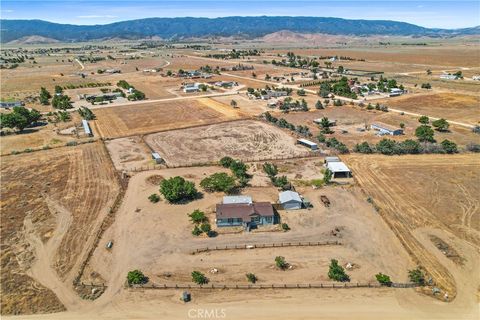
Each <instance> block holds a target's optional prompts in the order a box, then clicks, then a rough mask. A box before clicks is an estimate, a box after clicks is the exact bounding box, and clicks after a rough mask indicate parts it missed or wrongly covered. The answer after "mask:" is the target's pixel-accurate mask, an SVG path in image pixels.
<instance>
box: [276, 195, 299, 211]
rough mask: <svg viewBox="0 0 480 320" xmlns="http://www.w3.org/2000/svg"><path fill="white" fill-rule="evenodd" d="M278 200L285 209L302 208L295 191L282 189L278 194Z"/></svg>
mask: <svg viewBox="0 0 480 320" xmlns="http://www.w3.org/2000/svg"><path fill="white" fill-rule="evenodd" d="M278 202H279V203H280V204H281V205H282V207H283V209H285V210H297V209H301V208H302V204H303V201H302V198H300V195H299V194H298V193H297V192H294V191H283V192H280V193H279V195H278Z"/></svg>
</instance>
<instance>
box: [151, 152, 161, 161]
mask: <svg viewBox="0 0 480 320" xmlns="http://www.w3.org/2000/svg"><path fill="white" fill-rule="evenodd" d="M152 159H153V160H155V163H156V164H159V163H162V162H163V159H162V157H160V155H159V154H158V153H157V152H152Z"/></svg>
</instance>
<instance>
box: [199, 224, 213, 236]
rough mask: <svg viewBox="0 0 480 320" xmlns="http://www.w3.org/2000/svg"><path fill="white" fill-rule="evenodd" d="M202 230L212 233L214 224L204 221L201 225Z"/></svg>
mask: <svg viewBox="0 0 480 320" xmlns="http://www.w3.org/2000/svg"><path fill="white" fill-rule="evenodd" d="M200 230H202V232H205V233H210V231H212V226H211V225H210V223H208V222H204V223H202V224H201V225H200Z"/></svg>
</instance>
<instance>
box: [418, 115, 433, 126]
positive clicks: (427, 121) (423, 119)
mask: <svg viewBox="0 0 480 320" xmlns="http://www.w3.org/2000/svg"><path fill="white" fill-rule="evenodd" d="M418 122H420V123H421V124H424V125H427V124H428V123H429V122H430V118H428V117H427V116H421V117H420V118H418Z"/></svg>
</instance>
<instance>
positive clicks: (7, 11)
mask: <svg viewBox="0 0 480 320" xmlns="http://www.w3.org/2000/svg"><path fill="white" fill-rule="evenodd" d="M1 11H2V12H5V13H11V12H13V10H1Z"/></svg>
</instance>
